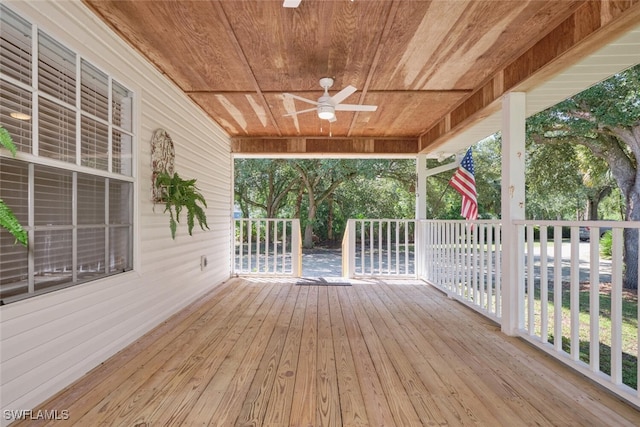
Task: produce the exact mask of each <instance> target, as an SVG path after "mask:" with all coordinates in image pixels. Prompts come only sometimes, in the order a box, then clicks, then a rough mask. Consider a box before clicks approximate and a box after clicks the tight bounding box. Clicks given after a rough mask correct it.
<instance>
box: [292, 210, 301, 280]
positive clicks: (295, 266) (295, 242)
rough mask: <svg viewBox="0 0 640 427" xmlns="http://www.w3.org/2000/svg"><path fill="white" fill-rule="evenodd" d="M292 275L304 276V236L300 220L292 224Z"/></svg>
mask: <svg viewBox="0 0 640 427" xmlns="http://www.w3.org/2000/svg"><path fill="white" fill-rule="evenodd" d="M291 275H292V276H293V277H300V276H302V234H301V231H300V220H299V219H294V220H293V221H292V222H291Z"/></svg>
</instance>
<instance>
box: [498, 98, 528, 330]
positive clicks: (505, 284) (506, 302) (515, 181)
mask: <svg viewBox="0 0 640 427" xmlns="http://www.w3.org/2000/svg"><path fill="white" fill-rule="evenodd" d="M525 106H526V98H525V94H524V93H521V92H512V93H508V94H506V95H505V96H504V98H503V100H502V227H503V228H502V230H503V233H502V239H503V240H502V245H503V246H502V332H504V333H505V334H507V335H516V334H517V331H518V329H520V328H522V327H523V326H524V324H523V318H522V316H523V312H522V311H523V310H522V309H521V307H520V301H521V300H522V298H521V297H522V295H521V292H522V291H523V290H522V288H521V283H520V281H521V279H522V277H519V276H520V274H519V272H520V271H521V270H522V269H521V268H519V265H518V263H519V260H520V259H521V258H520V257H518V256H517V254H518V251H522V250H523V248H522V247H518V242H522V241H523V239H524V236H518V233H520V234H522V229H520V231H518V228H517V227H516V226H515V225H514V224H513V221H516V220H524V219H525V215H524V212H525V211H524V202H525V191H524V184H525V180H524V170H525V120H526V112H525Z"/></svg>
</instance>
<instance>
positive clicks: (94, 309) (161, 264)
mask: <svg viewBox="0 0 640 427" xmlns="http://www.w3.org/2000/svg"><path fill="white" fill-rule="evenodd" d="M6 4H8V5H9V7H12V8H13V9H14V10H16V11H17V12H18V13H20V14H21V15H23V16H24V17H25V18H27V19H29V20H30V21H31V22H33V23H35V24H37V25H38V26H39V27H40V28H41V29H43V30H44V31H46V32H47V33H48V34H50V35H51V36H53V37H54V38H56V39H57V40H58V41H60V42H62V43H63V44H65V45H66V46H67V47H69V48H71V49H73V50H75V51H76V52H78V53H79V54H81V55H82V56H83V57H84V58H86V59H88V60H89V61H90V62H92V63H93V64H94V65H96V66H98V67H99V68H101V69H102V70H104V71H105V72H107V73H108V74H110V75H111V76H113V77H114V78H115V79H116V80H118V81H120V82H121V83H123V84H124V85H125V86H127V87H128V88H130V89H131V90H133V91H134V92H135V94H136V99H137V106H136V107H137V110H138V111H137V126H136V131H137V133H138V140H137V141H136V148H135V150H136V154H137V163H136V165H135V166H136V179H137V181H136V197H135V200H136V203H135V205H136V208H135V209H136V210H135V219H136V221H135V223H136V225H135V227H136V233H135V245H134V250H135V270H134V271H133V272H129V273H125V274H121V275H118V276H115V277H112V278H106V279H101V280H97V281H94V282H90V283H86V284H83V285H79V286H75V287H72V288H67V289H64V290H61V291H57V292H53V293H50V294H46V295H41V296H38V297H35V298H31V299H28V300H24V301H19V302H16V303H13V304H9V305H7V306H3V307H1V308H0V335H1V336H0V346H1V347H0V370H1V372H0V374H1V375H0V376H1V379H0V385H1V388H2V391H1V395H0V400H1V402H2V410H5V409H10V410H19V409H31V408H33V407H35V406H36V405H38V404H39V403H41V402H43V401H44V400H46V399H47V398H48V397H50V396H51V395H53V394H54V393H56V392H57V391H59V390H61V389H62V388H64V387H65V386H67V385H68V384H70V383H71V382H73V381H74V380H76V379H78V378H79V377H81V376H82V375H83V374H85V373H86V372H88V371H89V370H91V369H92V368H94V367H95V366H97V365H98V364H100V363H101V362H103V361H104V360H105V359H107V358H108V357H110V356H111V355H113V354H115V353H116V352H117V351H119V350H121V349H122V348H123V347H125V346H126V345H127V344H130V343H132V342H133V341H135V340H136V339H137V338H139V337H140V336H141V335H142V334H144V333H145V332H147V331H149V330H150V329H152V328H153V327H154V326H156V325H158V324H159V323H160V322H162V321H163V320H164V319H166V318H167V317H169V316H170V315H171V314H173V313H175V312H176V311H178V310H180V309H181V308H183V307H184V306H186V305H187V304H189V303H190V302H192V301H194V300H195V299H197V298H198V297H199V296H200V295H202V294H203V293H205V292H207V291H208V290H210V289H212V288H213V287H215V286H216V285H218V284H219V283H221V282H222V281H224V280H226V279H227V278H229V275H230V272H231V265H230V262H231V260H230V256H229V254H230V252H231V249H230V236H231V230H230V224H231V221H230V218H231V213H232V203H231V199H232V195H231V185H232V184H231V182H232V181H231V180H232V163H231V154H230V143H229V138H228V136H227V135H226V134H225V133H224V131H222V130H221V129H220V128H219V127H217V126H216V125H215V124H214V123H213V122H212V121H211V120H210V119H209V118H208V117H207V116H206V115H205V114H204V113H203V112H202V111H201V110H200V109H199V107H197V106H196V105H195V104H194V103H192V102H191V101H190V100H189V99H188V98H187V97H186V96H185V95H184V94H182V93H181V92H180V91H179V90H178V88H176V87H175V85H173V84H172V83H171V82H169V81H168V80H166V79H165V78H164V77H163V76H162V75H161V74H160V73H158V72H157V71H156V70H155V68H154V67H153V66H152V65H150V64H149V63H147V62H146V61H145V60H144V59H143V58H142V57H141V56H140V55H139V54H137V53H136V52H134V51H133V50H131V49H130V48H129V47H128V45H127V44H126V43H124V42H123V41H122V40H120V39H118V38H117V37H116V36H115V35H114V34H113V33H112V31H111V30H110V29H108V28H107V27H106V26H105V25H103V24H102V23H101V22H100V21H99V20H98V19H97V18H96V17H95V16H94V15H93V14H92V13H91V12H90V11H89V10H88V9H87V8H86V7H85V6H84V5H82V3H81V2H79V1H73V2H54V1H40V2H6ZM158 128H164V129H166V130H167V131H168V132H169V134H170V135H171V137H172V139H173V142H174V145H175V151H176V171H178V173H179V174H180V175H181V176H184V177H188V178H197V180H198V182H197V185H198V187H199V189H200V190H201V191H202V193H203V195H204V196H205V198H206V200H207V204H208V209H207V220H208V223H209V227H210V230H207V231H202V230H200V228H199V227H198V226H197V225H196V228H195V229H194V233H193V236H192V237H190V236H189V235H188V233H187V230H186V218H183V222H182V223H181V224H180V225H179V228H178V232H177V236H176V240H175V241H173V240H171V235H170V232H169V218H168V216H167V215H166V214H165V213H163V210H164V206H163V205H155V207H154V205H153V203H152V202H151V166H150V163H151V153H150V141H151V137H152V135H153V132H154V131H155V130H156V129H158ZM201 255H206V256H207V257H208V258H209V266H208V268H207V269H206V270H205V271H201V270H200V256H201ZM3 418H4V417H3ZM6 423H7V421H6V420H4V419H3V420H2V425H5V424H6Z"/></svg>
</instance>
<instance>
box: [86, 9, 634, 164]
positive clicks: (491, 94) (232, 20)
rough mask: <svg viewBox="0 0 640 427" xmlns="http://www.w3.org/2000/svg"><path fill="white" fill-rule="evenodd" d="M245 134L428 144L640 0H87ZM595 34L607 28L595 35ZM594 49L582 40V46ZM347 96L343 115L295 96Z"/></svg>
mask: <svg viewBox="0 0 640 427" xmlns="http://www.w3.org/2000/svg"><path fill="white" fill-rule="evenodd" d="M84 1H85V3H86V4H87V5H88V6H89V7H90V8H91V9H92V10H93V11H94V12H95V13H96V14H97V15H98V16H99V17H100V18H101V19H102V20H104V21H105V22H106V23H107V24H108V25H110V26H111V27H112V28H113V29H114V30H115V31H116V32H117V33H118V34H119V35H120V36H122V37H123V38H124V39H125V40H127V41H128V42H129V43H130V44H131V45H132V46H133V47H134V48H135V49H137V50H138V51H140V52H141V53H142V54H143V55H144V56H146V57H147V58H148V59H149V60H150V61H151V62H152V63H153V64H155V65H156V67H157V68H158V69H159V70H160V71H161V72H163V73H164V74H165V75H167V76H168V77H169V78H170V79H171V80H173V81H174V82H175V83H176V85H178V87H180V89H182V90H183V91H184V92H185V93H186V94H187V95H188V96H189V97H190V98H191V99H193V101H194V102H196V103H197V104H198V105H200V106H201V107H202V109H203V110H204V111H205V112H207V113H208V114H209V115H210V116H211V118H212V119H213V120H214V121H216V122H217V123H218V124H219V125H220V126H221V127H222V128H224V129H225V130H226V131H227V132H228V133H229V135H230V136H231V137H232V139H233V150H234V151H235V152H238V153H262V154H273V153H283V154H284V153H356V154H357V153H377V154H383V153H417V152H428V151H430V150H433V149H435V147H437V146H438V145H440V144H442V143H443V141H445V140H446V138H447V137H448V135H451V134H453V133H455V132H459V131H460V129H462V128H463V127H464V126H465V125H467V124H469V123H471V122H473V121H474V120H478V119H480V118H481V117H482V116H483V115H485V116H486V115H487V114H488V113H487V111H488V110H491V109H494V110H495V108H496V104H497V102H496V101H497V100H499V98H500V96H501V95H502V94H504V93H505V92H506V91H508V90H511V89H513V88H516V87H517V86H518V85H522V84H526V85H529V86H531V85H532V84H534V83H535V82H541V81H542V79H543V78H546V77H548V76H549V74H550V73H552V72H554V71H555V70H557V69H559V67H563V66H565V67H566V66H568V65H570V63H571V61H572V54H571V52H575V53H574V54H573V55H574V56H576V58H577V57H578V56H580V55H584V54H586V53H588V50H589V49H594V48H595V47H599V45H601V44H602V43H604V42H606V40H609V39H611V37H613V36H614V35H618V34H619V33H620V32H621V31H622V30H624V29H626V28H628V27H629V26H630V25H633V24H635V23H637V22H638V19H640V18H639V17H640V1H639V0H631V1H613V0H611V1H605V0H603V1H592V0H590V1H571V0H566V1H556V0H505V1H502V0H485V1H479V0H455V1H445V0H434V1H422V0H411V1H406V0H404V1H403V0H375V1H371V0H355V1H349V0H302V2H301V4H300V6H299V7H298V8H284V7H283V5H282V0H273V1H272V0H256V1H250V0H243V1H238V0H218V1H207V0H199V1H135V0H116V1H105V0H84ZM594 35H597V37H594ZM581 48H582V49H581ZM327 76H328V77H333V78H334V79H335V83H334V86H333V87H332V89H331V90H330V94H335V93H336V92H337V91H339V90H340V89H342V88H344V87H345V86H347V85H353V86H355V87H356V88H357V89H358V90H357V92H355V93H354V94H353V95H351V96H350V97H348V98H347V99H346V100H345V101H344V102H345V103H349V104H373V105H377V106H378V109H377V111H375V112H358V113H354V112H348V111H338V112H337V113H336V118H337V121H335V122H333V123H331V124H330V123H329V122H328V121H326V120H320V119H319V118H318V116H317V114H316V113H315V112H308V113H304V114H300V115H297V116H285V114H287V113H291V112H293V111H295V110H301V109H307V108H309V107H312V106H311V105H309V104H305V103H303V102H300V101H298V100H293V99H292V98H290V97H285V96H283V93H285V92H288V93H292V94H295V95H298V96H301V97H305V98H309V99H313V100H315V99H317V98H318V97H319V96H321V95H322V89H321V88H320V86H319V83H318V81H319V79H320V78H321V77H327Z"/></svg>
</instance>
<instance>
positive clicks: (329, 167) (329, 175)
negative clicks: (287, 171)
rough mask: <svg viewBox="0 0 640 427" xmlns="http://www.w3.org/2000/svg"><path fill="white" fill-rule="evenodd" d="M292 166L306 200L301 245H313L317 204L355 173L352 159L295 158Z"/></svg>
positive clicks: (309, 246) (310, 246)
mask: <svg viewBox="0 0 640 427" xmlns="http://www.w3.org/2000/svg"><path fill="white" fill-rule="evenodd" d="M292 166H293V167H294V168H295V169H296V170H297V171H298V174H299V176H300V179H301V180H302V183H303V185H304V187H305V190H306V193H307V201H308V211H307V223H306V224H305V227H304V238H303V244H302V245H303V246H304V247H305V248H312V247H313V227H314V221H315V220H316V213H317V211H318V205H319V204H321V203H322V202H324V201H325V200H326V199H327V198H328V197H329V196H330V195H331V194H332V193H333V192H334V191H335V190H336V188H338V186H339V185H340V184H342V182H344V181H345V180H346V179H349V178H351V177H354V176H356V175H357V173H358V171H357V167H356V164H355V163H354V162H353V161H349V160H345V159H340V160H335V159H334V160H320V159H310V160H296V161H293V162H292Z"/></svg>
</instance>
